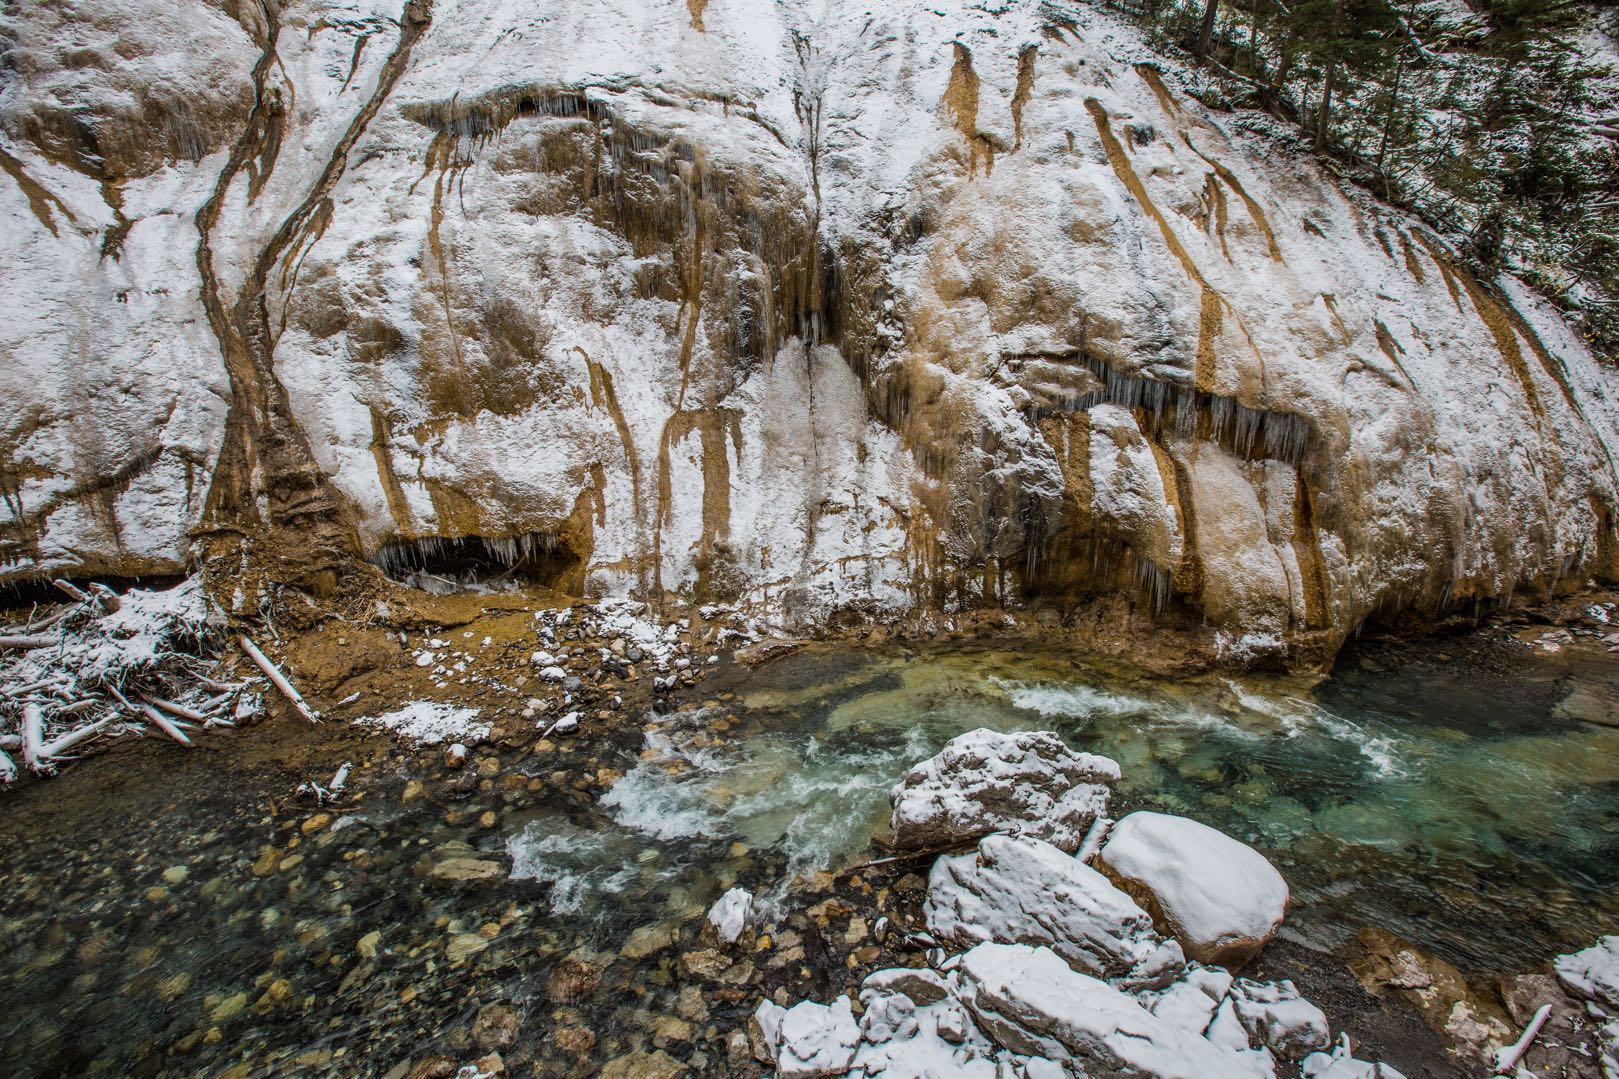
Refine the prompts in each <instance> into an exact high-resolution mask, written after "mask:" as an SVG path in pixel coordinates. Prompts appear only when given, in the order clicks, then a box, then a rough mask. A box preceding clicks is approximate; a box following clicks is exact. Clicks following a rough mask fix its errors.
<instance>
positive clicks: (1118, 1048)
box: [957, 944, 1253, 1079]
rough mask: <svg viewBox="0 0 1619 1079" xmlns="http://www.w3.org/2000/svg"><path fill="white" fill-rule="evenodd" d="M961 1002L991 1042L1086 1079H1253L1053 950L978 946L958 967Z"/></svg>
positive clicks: (1224, 1056)
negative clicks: (1093, 1078)
mask: <svg viewBox="0 0 1619 1079" xmlns="http://www.w3.org/2000/svg"><path fill="white" fill-rule="evenodd" d="M957 977H958V979H959V983H960V986H961V999H962V1003H963V1004H965V1005H966V1006H967V1009H968V1011H970V1012H971V1013H972V1015H973V1018H974V1019H976V1020H977V1022H978V1025H979V1026H980V1027H981V1028H982V1029H983V1030H984V1032H985V1033H987V1034H988V1035H989V1036H990V1037H991V1038H993V1039H995V1041H997V1042H998V1043H1000V1044H1001V1045H1002V1046H1004V1047H1006V1048H1007V1049H1010V1050H1012V1051H1013V1052H1015V1053H1027V1054H1031V1055H1034V1056H1039V1057H1045V1058H1047V1059H1049V1060H1055V1061H1057V1062H1059V1063H1063V1064H1065V1065H1067V1066H1068V1067H1069V1068H1070V1069H1072V1070H1073V1071H1077V1072H1078V1073H1079V1074H1082V1075H1110V1076H1123V1077H1132V1079H1148V1077H1152V1079H1250V1077H1251V1076H1252V1074H1253V1073H1252V1071H1251V1070H1250V1069H1249V1068H1248V1067H1246V1066H1245V1065H1244V1064H1243V1063H1242V1062H1241V1061H1239V1060H1237V1059H1236V1058H1235V1057H1234V1056H1233V1055H1232V1054H1230V1053H1227V1052H1226V1051H1224V1050H1222V1049H1220V1048H1218V1047H1216V1046H1215V1045H1213V1044H1212V1043H1210V1042H1208V1041H1206V1040H1205V1039H1203V1038H1200V1037H1198V1036H1197V1035H1196V1034H1192V1033H1190V1032H1188V1031H1186V1030H1182V1029H1181V1028H1180V1027H1177V1026H1175V1025H1174V1024H1172V1023H1167V1022H1165V1021H1164V1020H1162V1019H1159V1018H1157V1017H1156V1016H1154V1015H1153V1014H1152V1013H1151V1012H1149V1011H1147V1010H1146V1009H1145V1008H1143V1007H1142V1006H1141V1005H1140V1004H1138V1003H1137V1002H1136V1001H1135V1000H1134V999H1132V998H1131V997H1129V996H1128V995H1126V994H1124V993H1121V992H1120V991H1119V990H1117V989H1114V988H1113V987H1112V986H1110V985H1108V984H1107V983H1106V982H1103V981H1099V980H1097V979H1095V978H1092V977H1090V976H1088V975H1085V974H1080V973H1079V972H1077V971H1075V970H1073V969H1071V968H1070V967H1069V966H1068V964H1067V963H1065V962H1063V960H1062V959H1061V958H1060V957H1059V956H1058V955H1057V954H1056V953H1055V952H1053V951H1052V950H1051V949H1049V948H1031V947H1029V946H1027V945H1020V944H980V945H978V946H977V947H976V948H974V949H972V950H971V951H969V952H968V953H966V954H965V955H964V956H962V957H961V963H960V965H959V967H958V968H957Z"/></svg>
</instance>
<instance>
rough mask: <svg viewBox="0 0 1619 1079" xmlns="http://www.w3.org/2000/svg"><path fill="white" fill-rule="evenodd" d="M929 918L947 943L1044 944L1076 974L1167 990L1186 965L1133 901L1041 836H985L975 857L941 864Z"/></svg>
mask: <svg viewBox="0 0 1619 1079" xmlns="http://www.w3.org/2000/svg"><path fill="white" fill-rule="evenodd" d="M923 913H924V915H925V916H926V918H927V923H928V929H929V930H930V931H931V932H932V933H933V934H934V935H935V936H936V937H938V938H939V939H941V940H944V941H949V942H952V943H955V944H959V945H963V946H970V945H973V944H979V943H982V942H985V941H994V942H996V943H1000V944H1043V945H1046V946H1048V947H1050V948H1051V950H1052V951H1054V952H1055V953H1056V954H1057V955H1059V956H1061V957H1062V958H1063V959H1064V960H1065V961H1066V962H1067V963H1068V964H1069V965H1070V966H1072V967H1073V968H1074V969H1075V970H1079V971H1083V972H1085V973H1086V974H1091V975H1095V976H1096V977H1099V978H1108V979H1112V980H1114V981H1116V982H1118V983H1119V984H1123V985H1127V986H1130V987H1132V988H1137V987H1143V986H1157V985H1163V984H1165V983H1166V982H1168V981H1170V980H1171V979H1173V978H1174V977H1175V976H1176V975H1177V974H1179V973H1180V971H1181V968H1182V966H1183V965H1184V957H1183V956H1182V954H1181V949H1180V946H1179V945H1177V944H1176V943H1175V942H1174V941H1171V940H1164V939H1163V938H1162V937H1160V936H1159V935H1158V934H1157V932H1155V931H1154V929H1153V925H1152V918H1151V916H1150V915H1148V914H1147V912H1146V911H1144V910H1142V909H1141V908H1140V907H1139V906H1137V905H1136V904H1135V902H1134V901H1133V900H1132V899H1131V898H1130V897H1129V896H1128V895H1126V894H1124V893H1123V892H1122V891H1120V890H1119V889H1118V888H1115V887H1114V886H1113V885H1112V884H1111V883H1110V882H1109V881H1108V880H1107V878H1106V877H1104V876H1102V874H1100V873H1098V872H1097V871H1096V870H1094V869H1092V868H1091V867H1090V866H1088V865H1085V864H1084V863H1083V862H1081V861H1079V860H1078V859H1076V858H1074V857H1072V856H1070V855H1067V854H1064V853H1063V852H1062V851H1060V850H1058V849H1057V848H1056V847H1054V846H1052V845H1051V844H1050V843H1046V842H1044V841H1042V840H1039V839H1028V838H1024V837H1013V836H1002V835H992V836H986V837H985V838H984V840H983V842H982V843H980V844H979V846H978V850H977V851H976V852H975V853H973V854H964V855H961V856H959V857H955V858H940V859H939V860H938V861H936V862H934V864H933V871H932V872H931V873H930V874H929V875H928V898H927V902H926V904H925V905H924V907H923Z"/></svg>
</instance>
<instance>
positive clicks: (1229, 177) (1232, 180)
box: [1181, 131, 1286, 262]
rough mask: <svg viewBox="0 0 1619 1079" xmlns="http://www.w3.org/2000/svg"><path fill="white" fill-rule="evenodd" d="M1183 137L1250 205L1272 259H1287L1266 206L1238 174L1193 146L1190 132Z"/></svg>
mask: <svg viewBox="0 0 1619 1079" xmlns="http://www.w3.org/2000/svg"><path fill="white" fill-rule="evenodd" d="M1181 138H1182V139H1183V140H1184V141H1185V142H1186V146H1187V148H1188V149H1189V150H1191V151H1192V153H1194V154H1196V155H1197V156H1198V157H1201V158H1202V159H1203V160H1204V161H1206V162H1207V163H1208V165H1209V167H1210V168H1212V169H1213V170H1214V172H1215V175H1217V176H1218V177H1220V179H1222V180H1224V181H1225V182H1226V184H1227V185H1229V186H1230V188H1231V190H1233V191H1235V192H1236V193H1237V197H1238V198H1239V199H1241V200H1242V204H1243V205H1244V206H1246V207H1248V216H1249V217H1251V218H1253V221H1254V224H1255V225H1256V226H1258V228H1259V231H1260V232H1261V233H1263V234H1264V237H1265V247H1266V249H1267V250H1268V251H1269V252H1270V257H1271V259H1272V260H1273V261H1275V262H1284V261H1286V260H1284V259H1283V258H1282V249H1281V248H1280V247H1278V246H1277V244H1276V233H1275V232H1274V231H1272V230H1271V227H1270V219H1269V218H1267V217H1266V216H1265V208H1264V207H1263V206H1260V205H1259V203H1258V202H1257V201H1256V200H1255V199H1254V197H1253V196H1252V195H1250V194H1248V190H1247V189H1246V188H1245V187H1243V186H1242V181H1241V180H1238V179H1237V176H1236V174H1235V173H1233V172H1232V171H1231V170H1230V169H1228V168H1226V167H1225V166H1224V165H1222V164H1220V162H1218V161H1216V160H1215V159H1214V158H1212V157H1210V156H1209V155H1208V154H1205V153H1204V152H1203V151H1202V150H1199V149H1198V148H1197V147H1196V146H1193V145H1192V136H1191V135H1190V134H1189V133H1187V132H1184V131H1183V132H1181Z"/></svg>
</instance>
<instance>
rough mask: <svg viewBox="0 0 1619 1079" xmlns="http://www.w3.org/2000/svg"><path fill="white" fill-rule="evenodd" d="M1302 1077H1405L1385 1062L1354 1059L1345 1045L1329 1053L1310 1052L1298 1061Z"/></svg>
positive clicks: (1335, 1078)
mask: <svg viewBox="0 0 1619 1079" xmlns="http://www.w3.org/2000/svg"><path fill="white" fill-rule="evenodd" d="M1299 1074H1300V1075H1301V1076H1303V1077H1304V1079H1405V1076H1403V1075H1401V1074H1400V1073H1399V1072H1397V1071H1395V1070H1394V1069H1393V1068H1392V1067H1390V1066H1389V1065H1387V1064H1374V1063H1372V1062H1370V1061H1366V1060H1356V1059H1355V1058H1354V1057H1353V1056H1351V1055H1350V1054H1349V1050H1348V1048H1347V1047H1346V1046H1342V1045H1340V1046H1339V1047H1337V1048H1336V1049H1334V1050H1333V1051H1332V1052H1331V1053H1311V1054H1310V1055H1309V1056H1307V1057H1305V1058H1304V1059H1303V1060H1301V1061H1300V1062H1299Z"/></svg>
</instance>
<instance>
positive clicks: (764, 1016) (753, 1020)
mask: <svg viewBox="0 0 1619 1079" xmlns="http://www.w3.org/2000/svg"><path fill="white" fill-rule="evenodd" d="M786 1014H787V1009H786V1008H783V1007H782V1006H781V1005H780V1004H777V1003H775V1002H774V1001H771V1000H761V1001H760V1002H759V1006H758V1007H757V1008H755V1009H754V1010H753V1015H752V1016H751V1017H750V1018H749V1020H748V1044H749V1046H750V1047H751V1049H752V1051H753V1055H754V1057H755V1058H756V1059H757V1060H759V1061H760V1062H762V1063H765V1064H774V1063H775V1062H776V1054H777V1053H779V1052H780V1051H781V1020H782V1016H784V1015H786Z"/></svg>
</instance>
